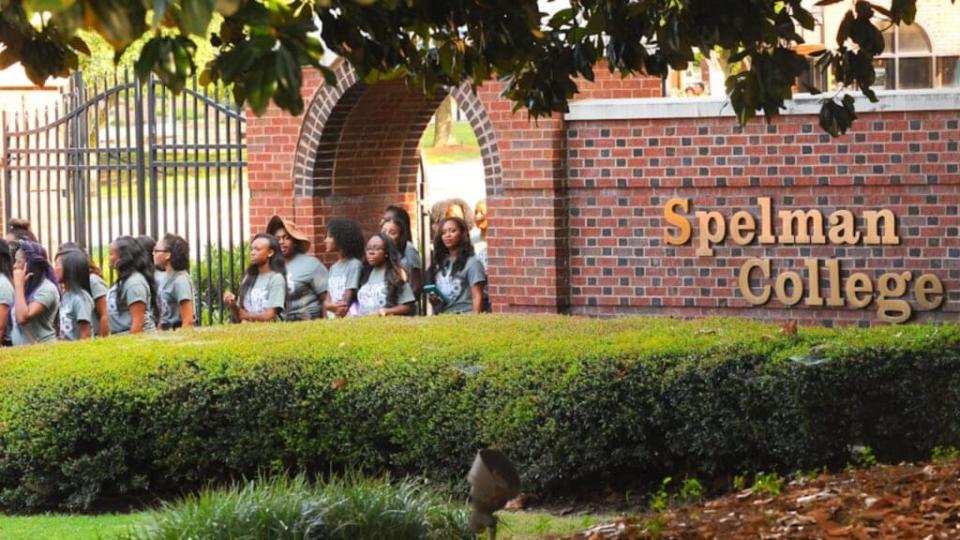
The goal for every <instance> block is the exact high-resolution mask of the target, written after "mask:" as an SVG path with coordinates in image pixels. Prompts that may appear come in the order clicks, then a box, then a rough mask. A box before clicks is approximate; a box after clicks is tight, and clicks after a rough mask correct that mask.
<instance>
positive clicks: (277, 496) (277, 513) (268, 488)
mask: <svg viewBox="0 0 960 540" xmlns="http://www.w3.org/2000/svg"><path fill="white" fill-rule="evenodd" d="M467 523H468V516H467V511H466V508H465V507H464V506H462V505H453V504H451V503H450V501H448V500H445V499H442V498H440V497H439V496H437V495H436V494H434V493H432V492H431V491H429V490H427V489H426V488H425V487H424V486H423V484H416V483H414V482H412V481H403V482H389V481H383V480H363V479H357V478H353V477H348V478H347V479H345V480H343V479H331V480H329V481H326V482H323V483H320V484H318V485H315V486H311V485H310V484H309V483H307V482H306V481H305V480H304V478H303V477H302V476H298V477H296V478H293V479H289V480H288V479H285V478H284V477H279V478H277V479H274V480H270V481H265V480H259V481H256V482H248V483H247V484H245V485H242V486H234V487H232V488H229V489H222V490H205V491H203V492H201V493H200V494H198V495H195V496H189V497H187V498H186V499H185V500H184V501H182V502H179V503H177V504H172V505H166V507H165V508H164V509H163V510H161V511H159V512H156V513H154V514H152V515H151V516H150V517H149V518H148V519H147V523H146V524H145V525H141V526H138V527H135V528H133V529H132V530H131V531H129V533H127V534H126V535H123V536H122V537H121V538H124V539H125V540H167V539H169V540H179V539H181V538H205V539H208V540H216V539H224V540H226V539H232V538H272V539H276V540H287V539H289V540H309V539H324V540H341V539H342V540H353V539H355V538H391V539H395V540H430V539H436V540H455V539H458V538H462V539H465V540H466V539H471V540H472V539H473V538H475V535H474V534H472V533H471V532H470V529H469V527H468V525H467Z"/></svg>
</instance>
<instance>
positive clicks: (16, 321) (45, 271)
mask: <svg viewBox="0 0 960 540" xmlns="http://www.w3.org/2000/svg"><path fill="white" fill-rule="evenodd" d="M56 279H57V278H56V276H55V275H54V272H53V267H52V266H50V261H49V260H48V259H47V252H46V250H44V249H43V246H41V245H40V244H37V243H34V242H30V241H29V240H25V241H23V242H21V243H20V250H19V251H17V261H16V263H15V264H14V267H13V289H14V296H15V302H14V304H15V305H14V308H13V317H12V318H13V332H12V334H11V337H12V340H13V344H14V345H30V344H33V343H48V342H52V341H56V340H57V331H56V328H55V325H56V319H57V312H58V311H59V309H60V290H59V289H58V288H57V286H56V284H55V283H56Z"/></svg>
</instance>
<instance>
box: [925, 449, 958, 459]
mask: <svg viewBox="0 0 960 540" xmlns="http://www.w3.org/2000/svg"><path fill="white" fill-rule="evenodd" d="M931 459H933V461H954V460H957V459H960V448H957V447H956V446H935V447H933V454H932V457H931Z"/></svg>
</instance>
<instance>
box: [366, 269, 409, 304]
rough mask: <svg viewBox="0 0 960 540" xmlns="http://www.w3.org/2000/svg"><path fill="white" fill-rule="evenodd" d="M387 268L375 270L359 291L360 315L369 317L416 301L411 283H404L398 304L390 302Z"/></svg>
mask: <svg viewBox="0 0 960 540" xmlns="http://www.w3.org/2000/svg"><path fill="white" fill-rule="evenodd" d="M386 274H387V269H386V268H374V269H373V270H371V271H370V276H369V277H367V282H366V283H364V284H363V285H362V286H361V287H360V290H359V291H357V302H358V303H359V304H360V315H369V314H371V313H376V312H378V311H380V310H381V309H385V308H392V307H395V306H399V305H403V304H409V303H410V302H413V301H415V300H416V298H414V296H413V289H411V288H410V283H409V282H404V283H403V287H402V288H401V289H400V293H399V294H398V295H397V301H396V302H393V303H391V302H389V298H388V296H389V295H388V294H387V293H388V290H387V283H386V281H384V278H385V277H386Z"/></svg>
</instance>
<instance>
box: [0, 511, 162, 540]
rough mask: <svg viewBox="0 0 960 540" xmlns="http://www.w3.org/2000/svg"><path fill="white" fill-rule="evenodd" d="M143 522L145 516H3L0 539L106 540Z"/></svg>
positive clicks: (1, 517) (0, 525)
mask: <svg viewBox="0 0 960 540" xmlns="http://www.w3.org/2000/svg"><path fill="white" fill-rule="evenodd" d="M142 518H143V514H102V515H97V516H83V515H65V514H48V515H36V516H4V515H0V538H3V539H5V540H47V539H50V540H100V539H104V540H106V539H108V538H114V537H115V536H116V535H117V534H119V533H122V532H124V531H126V530H127V528H128V527H129V526H131V525H134V524H136V523H138V522H139V521H140V520H141V519H142Z"/></svg>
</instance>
